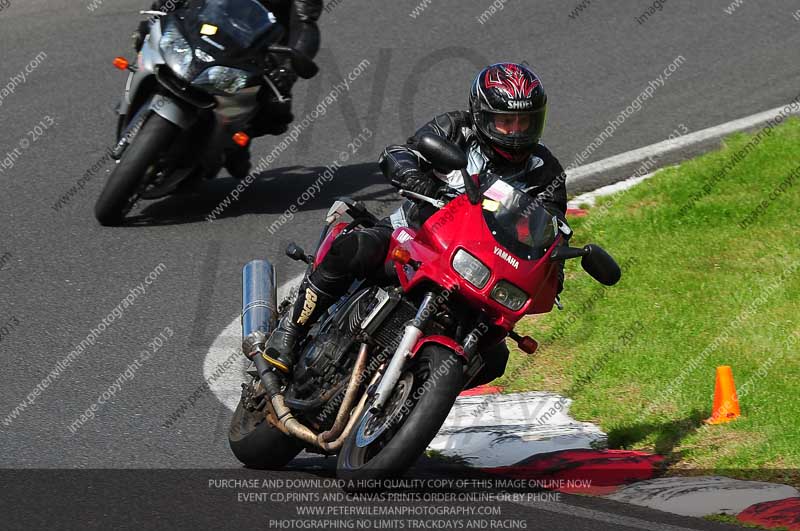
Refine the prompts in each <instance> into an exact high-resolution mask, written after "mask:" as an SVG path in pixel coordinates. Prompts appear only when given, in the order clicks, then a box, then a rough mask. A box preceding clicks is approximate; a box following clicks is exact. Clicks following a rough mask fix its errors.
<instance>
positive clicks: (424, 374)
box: [336, 344, 464, 481]
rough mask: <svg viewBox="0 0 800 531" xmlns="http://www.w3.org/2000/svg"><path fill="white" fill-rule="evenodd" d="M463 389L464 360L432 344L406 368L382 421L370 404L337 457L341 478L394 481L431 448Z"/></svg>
mask: <svg viewBox="0 0 800 531" xmlns="http://www.w3.org/2000/svg"><path fill="white" fill-rule="evenodd" d="M463 387H464V364H463V361H462V359H461V358H460V357H458V356H456V354H454V353H453V352H451V351H450V350H447V349H446V348H443V347H441V346H439V345H435V344H429V345H427V346H425V347H423V349H422V350H420V352H419V353H418V354H417V355H416V356H415V357H414V358H413V359H412V360H411V361H410V362H409V363H408V366H407V367H406V369H405V371H404V372H403V374H402V375H401V377H400V380H399V381H398V383H397V386H396V387H395V389H394V392H393V394H392V397H391V398H390V399H389V401H388V402H387V403H386V406H385V407H384V412H383V414H381V415H374V414H372V413H371V412H370V411H369V403H367V405H366V407H365V408H364V411H363V412H362V414H361V417H360V418H359V419H358V421H357V422H356V423H355V426H354V427H353V431H352V432H351V433H350V435H348V437H347V439H346V440H345V442H344V445H343V446H342V449H341V451H340V452H339V458H338V462H337V466H336V468H337V470H336V473H337V476H338V477H339V478H340V479H344V480H354V481H362V480H373V479H382V478H390V477H395V476H398V475H400V474H402V473H403V472H405V471H406V470H407V469H408V468H410V467H411V466H412V465H413V464H414V463H415V462H416V460H417V459H418V458H419V456H420V455H422V453H423V452H424V451H425V448H427V447H428V444H430V442H431V441H432V440H433V438H434V437H435V436H436V433H437V432H438V431H439V428H441V426H442V424H443V423H444V421H445V419H446V418H447V415H448V413H449V412H450V409H451V408H452V407H453V403H454V402H455V400H456V397H457V396H458V393H459V392H461V389H462V388H463Z"/></svg>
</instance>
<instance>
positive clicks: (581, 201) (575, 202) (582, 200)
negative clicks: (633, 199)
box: [567, 172, 656, 208]
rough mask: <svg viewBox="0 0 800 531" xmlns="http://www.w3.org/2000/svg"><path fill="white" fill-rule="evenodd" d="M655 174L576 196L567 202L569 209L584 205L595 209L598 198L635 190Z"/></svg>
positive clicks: (632, 178) (633, 178)
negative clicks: (631, 189)
mask: <svg viewBox="0 0 800 531" xmlns="http://www.w3.org/2000/svg"><path fill="white" fill-rule="evenodd" d="M655 174H656V172H653V173H648V174H647V175H642V176H641V177H631V178H630V179H625V180H624V181H619V182H617V183H614V184H609V185H608V186H603V187H602V188H598V189H597V190H592V191H591V192H586V193H585V194H581V195H579V196H575V197H573V198H572V199H570V200H569V201H568V202H567V208H581V206H582V205H586V206H590V207H593V206H594V204H595V203H596V202H597V199H598V198H600V197H606V196H609V195H614V194H616V193H619V192H622V191H624V190H628V189H630V188H633V187H634V186H636V185H637V184H639V183H640V182H642V181H646V180H647V179H649V178H650V177H652V176H653V175H655Z"/></svg>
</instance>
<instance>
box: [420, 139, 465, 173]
mask: <svg viewBox="0 0 800 531" xmlns="http://www.w3.org/2000/svg"><path fill="white" fill-rule="evenodd" d="M417 149H418V150H419V152H420V153H421V154H422V156H423V157H425V158H426V159H427V160H428V161H429V162H430V163H431V164H433V167H434V168H436V169H437V170H439V171H443V172H451V171H455V170H460V169H463V168H466V167H467V155H466V153H464V151H463V150H462V149H461V148H459V147H458V146H457V145H455V144H453V143H452V142H450V141H449V140H447V139H446V138H442V137H440V136H438V135H432V134H424V135H422V137H420V139H419V141H418V142H417Z"/></svg>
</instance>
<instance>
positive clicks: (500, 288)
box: [490, 280, 528, 312]
mask: <svg viewBox="0 0 800 531" xmlns="http://www.w3.org/2000/svg"><path fill="white" fill-rule="evenodd" d="M490 296H491V297H492V299H494V300H496V301H497V302H499V303H500V304H502V305H503V306H505V307H506V308H508V309H509V310H512V311H515V312H516V311H519V310H520V309H521V308H522V307H523V306H525V303H526V302H528V294H527V293H525V292H524V291H522V290H521V289H519V288H518V287H516V286H515V285H514V284H511V283H510V282H506V281H505V280H501V281H500V282H498V283H497V284H495V285H494V288H492V294H491V295H490Z"/></svg>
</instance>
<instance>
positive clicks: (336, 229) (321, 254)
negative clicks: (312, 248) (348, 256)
mask: <svg viewBox="0 0 800 531" xmlns="http://www.w3.org/2000/svg"><path fill="white" fill-rule="evenodd" d="M345 228H347V223H337V224H336V225H334V226H333V228H332V229H331V230H330V231H328V235H327V236H325V240H324V241H323V242H322V245H320V246H319V250H318V251H317V256H315V257H314V269H316V268H317V267H319V264H320V262H322V259H323V258H325V255H326V254H328V251H330V250H331V245H333V240H335V239H336V238H337V236H339V235H340V234H341V233H342V231H343V230H344V229H345Z"/></svg>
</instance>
